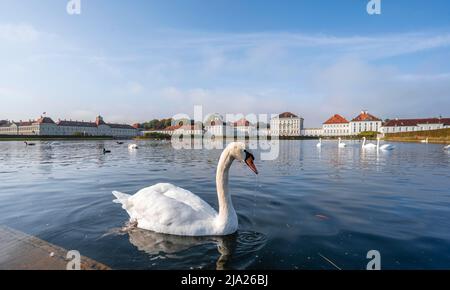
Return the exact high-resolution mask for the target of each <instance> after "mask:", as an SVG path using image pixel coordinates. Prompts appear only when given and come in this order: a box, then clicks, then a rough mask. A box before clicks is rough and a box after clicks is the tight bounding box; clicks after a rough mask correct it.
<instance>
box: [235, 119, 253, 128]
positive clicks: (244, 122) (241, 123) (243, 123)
mask: <svg viewBox="0 0 450 290" xmlns="http://www.w3.org/2000/svg"><path fill="white" fill-rule="evenodd" d="M233 125H234V126H235V127H241V126H243V127H248V126H250V122H249V121H247V120H246V119H245V118H242V119H240V120H238V121H237V122H234V123H233Z"/></svg>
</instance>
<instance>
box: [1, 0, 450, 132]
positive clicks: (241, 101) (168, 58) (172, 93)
mask: <svg viewBox="0 0 450 290" xmlns="http://www.w3.org/2000/svg"><path fill="white" fill-rule="evenodd" d="M67 2H68V0H67V1H66V0H27V1H25V0H19V1H18V0H0V100H1V101H2V106H1V107H0V119H13V120H19V119H28V118H35V117H37V116H38V115H39V114H40V113H41V112H44V111H46V112H48V114H49V115H51V116H52V117H54V118H55V119H57V118H72V119H84V120H88V119H93V118H94V117H95V115H96V114H102V115H104V117H105V119H107V120H110V121H121V122H135V121H145V120H149V119H152V118H161V117H170V116H173V115H174V114H178V113H187V114H192V113H193V106H194V105H203V106H204V112H205V113H207V112H219V113H244V114H246V113H269V114H271V113H278V112H283V111H293V112H295V113H298V114H300V115H302V116H303V117H304V118H305V122H306V126H308V127H314V126H319V125H320V124H321V122H323V121H324V120H325V119H326V118H328V117H329V116H331V115H332V114H335V113H340V114H342V115H344V116H345V117H347V118H352V117H354V116H355V115H357V114H358V113H359V111H360V110H361V109H368V110H370V111H371V112H372V113H374V114H375V115H378V116H380V117H382V118H394V117H428V116H439V115H445V116H450V109H449V108H450V18H449V17H448V15H449V14H450V1H445V0H433V1H424V0H420V1H419V0H409V1H406V0H382V14H381V15H379V16H370V15H368V14H367V13H366V4H367V3H368V0H339V1H331V0H305V1H301V0H292V1H268V0H266V1H256V0H228V1H225V0H208V1H207V0H164V1H162V0H159V1H155V0H150V1H149V0H141V1H138V0H130V1H117V0H109V1H107V0H81V4H82V14H81V15H78V16H70V15H68V14H67V13H66V4H67Z"/></svg>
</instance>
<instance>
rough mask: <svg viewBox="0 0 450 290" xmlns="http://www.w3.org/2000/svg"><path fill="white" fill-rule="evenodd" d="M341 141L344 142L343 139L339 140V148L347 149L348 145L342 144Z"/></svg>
mask: <svg viewBox="0 0 450 290" xmlns="http://www.w3.org/2000/svg"><path fill="white" fill-rule="evenodd" d="M341 141H342V139H341V138H339V143H338V147H339V148H345V147H346V146H347V144H345V143H342V142H341Z"/></svg>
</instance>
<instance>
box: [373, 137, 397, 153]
mask: <svg viewBox="0 0 450 290" xmlns="http://www.w3.org/2000/svg"><path fill="white" fill-rule="evenodd" d="M377 148H378V150H382V151H390V150H394V149H395V146H394V145H391V144H383V145H381V146H380V138H377Z"/></svg>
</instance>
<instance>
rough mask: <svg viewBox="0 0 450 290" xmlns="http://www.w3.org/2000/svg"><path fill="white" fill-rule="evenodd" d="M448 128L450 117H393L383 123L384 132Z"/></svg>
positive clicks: (449, 126)
mask: <svg viewBox="0 0 450 290" xmlns="http://www.w3.org/2000/svg"><path fill="white" fill-rule="evenodd" d="M447 128H450V118H428V119H395V120H389V121H387V122H385V123H384V124H383V127H382V132H383V133H384V134H391V133H403V132H416V131H430V130H439V129H447Z"/></svg>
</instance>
